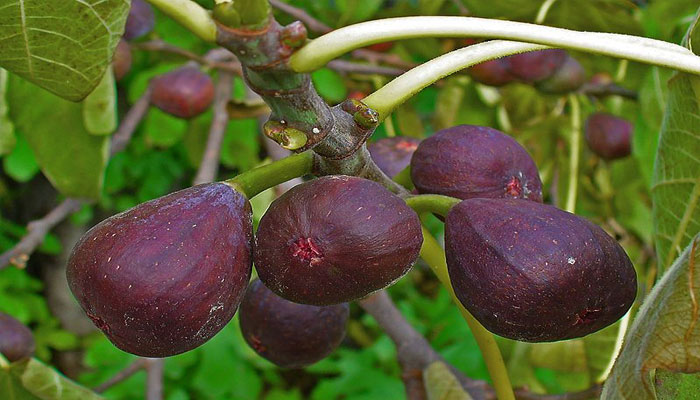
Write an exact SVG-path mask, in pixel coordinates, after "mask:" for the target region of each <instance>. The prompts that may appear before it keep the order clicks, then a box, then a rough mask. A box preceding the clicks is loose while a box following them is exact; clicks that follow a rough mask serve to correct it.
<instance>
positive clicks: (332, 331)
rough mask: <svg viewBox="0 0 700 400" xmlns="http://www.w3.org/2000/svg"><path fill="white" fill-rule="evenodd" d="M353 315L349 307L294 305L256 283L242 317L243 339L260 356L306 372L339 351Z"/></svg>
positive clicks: (246, 302) (242, 307) (243, 308)
mask: <svg viewBox="0 0 700 400" xmlns="http://www.w3.org/2000/svg"><path fill="white" fill-rule="evenodd" d="M349 314H350V308H349V307H348V304H347V303H342V304H335V305H331V306H321V307H319V306H311V305H307V304H298V303H293V302H291V301H289V300H285V299H283V298H281V297H279V296H278V295H276V294H274V293H273V292H272V291H271V290H270V289H268V288H266V287H265V285H263V283H262V282H260V280H258V279H256V280H255V281H253V282H252V283H251V284H250V286H249V287H248V290H247V291H246V294H245V296H244V297H243V301H242V302H241V309H240V311H239V313H238V316H239V318H240V320H241V332H242V333H243V338H244V339H245V341H246V342H248V344H249V345H250V347H252V348H253V350H255V352H256V353H258V354H259V355H260V356H261V357H263V358H265V359H267V360H269V361H270V362H272V363H273V364H276V365H277V366H279V367H282V368H303V367H306V366H308V365H311V364H313V363H315V362H317V361H320V360H322V359H324V358H326V357H327V356H328V355H329V354H331V353H332V352H333V351H334V350H335V349H336V347H338V345H339V344H340V342H341V341H342V340H343V338H344V337H345V329H346V326H347V322H348V316H349Z"/></svg>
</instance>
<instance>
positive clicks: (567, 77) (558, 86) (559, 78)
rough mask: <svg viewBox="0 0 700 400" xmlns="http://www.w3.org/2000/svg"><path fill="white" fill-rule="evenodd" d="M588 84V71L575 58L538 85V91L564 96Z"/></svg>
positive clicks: (569, 58) (568, 58) (568, 59)
mask: <svg viewBox="0 0 700 400" xmlns="http://www.w3.org/2000/svg"><path fill="white" fill-rule="evenodd" d="M585 82H586V71H585V70H584V69H583V66H581V64H580V63H579V62H578V61H576V59H575V58H573V57H569V56H567V57H566V61H564V64H562V65H561V67H559V68H558V69H557V70H556V71H554V73H553V74H552V75H551V76H550V77H549V78H547V79H545V80H543V81H540V82H538V83H537V90H539V91H541V92H544V93H552V94H563V93H569V92H573V91H575V90H578V88H580V87H581V86H582V85H583V84H584V83H585Z"/></svg>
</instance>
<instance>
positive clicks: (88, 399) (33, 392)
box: [0, 358, 102, 400]
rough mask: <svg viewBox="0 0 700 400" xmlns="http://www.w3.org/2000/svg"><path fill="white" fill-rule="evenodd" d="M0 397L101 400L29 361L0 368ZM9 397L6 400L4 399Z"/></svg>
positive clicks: (92, 393) (28, 399)
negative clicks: (0, 394)
mask: <svg viewBox="0 0 700 400" xmlns="http://www.w3.org/2000/svg"><path fill="white" fill-rule="evenodd" d="M0 389H2V390H0V393H3V398H8V399H18V400H25V399H26V400H34V399H41V400H99V399H102V397H100V396H99V395H97V394H95V393H94V392H92V391H91V390H89V389H87V388H84V387H82V386H80V385H78V384H77V383H75V382H73V381H71V380H69V379H68V378H66V377H65V376H63V375H61V374H59V373H58V372H57V371H56V370H54V369H53V368H51V367H49V366H47V365H44V364H43V363H41V362H40V361H38V360H36V359H33V358H30V359H29V360H25V361H19V362H16V363H12V364H10V365H9V368H2V367H0ZM4 396H7V397H4Z"/></svg>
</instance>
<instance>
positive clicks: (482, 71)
mask: <svg viewBox="0 0 700 400" xmlns="http://www.w3.org/2000/svg"><path fill="white" fill-rule="evenodd" d="M508 68H509V63H508V60H507V58H497V59H495V60H489V61H486V62H482V63H479V64H476V65H474V66H473V67H471V68H469V69H467V73H468V74H469V76H471V77H472V79H474V80H475V81H477V82H479V83H482V84H484V85H489V86H504V85H507V84H509V83H511V82H514V81H515V76H513V75H512V74H511V73H510V71H509V70H508Z"/></svg>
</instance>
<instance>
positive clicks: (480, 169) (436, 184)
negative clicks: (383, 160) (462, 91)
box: [411, 125, 542, 202]
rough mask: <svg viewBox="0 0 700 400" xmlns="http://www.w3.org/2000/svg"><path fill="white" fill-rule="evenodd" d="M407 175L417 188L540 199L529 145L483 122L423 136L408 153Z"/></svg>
mask: <svg viewBox="0 0 700 400" xmlns="http://www.w3.org/2000/svg"><path fill="white" fill-rule="evenodd" d="M411 179H412V180H413V183H414V184H415V185H416V188H417V189H418V191H419V192H420V193H433V194H442V195H446V196H452V197H456V198H458V199H462V200H464V199H469V198H474V197H488V198H523V199H527V200H533V201H537V202H542V182H541V181H540V177H539V173H538V171H537V166H536V165H535V162H534V161H533V160H532V158H531V157H530V155H529V154H528V153H527V150H525V149H524V148H523V147H522V146H521V145H520V144H519V143H518V142H517V141H515V139H513V138H511V137H510V136H508V135H506V134H505V133H502V132H500V131H498V130H496V129H493V128H488V127H483V126H475V125H458V126H453V127H451V128H447V129H443V130H441V131H438V132H437V133H435V134H434V135H432V136H430V137H429V138H427V139H424V140H423V141H422V142H421V144H420V145H419V146H418V149H417V150H416V152H415V153H413V158H412V159H411Z"/></svg>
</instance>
